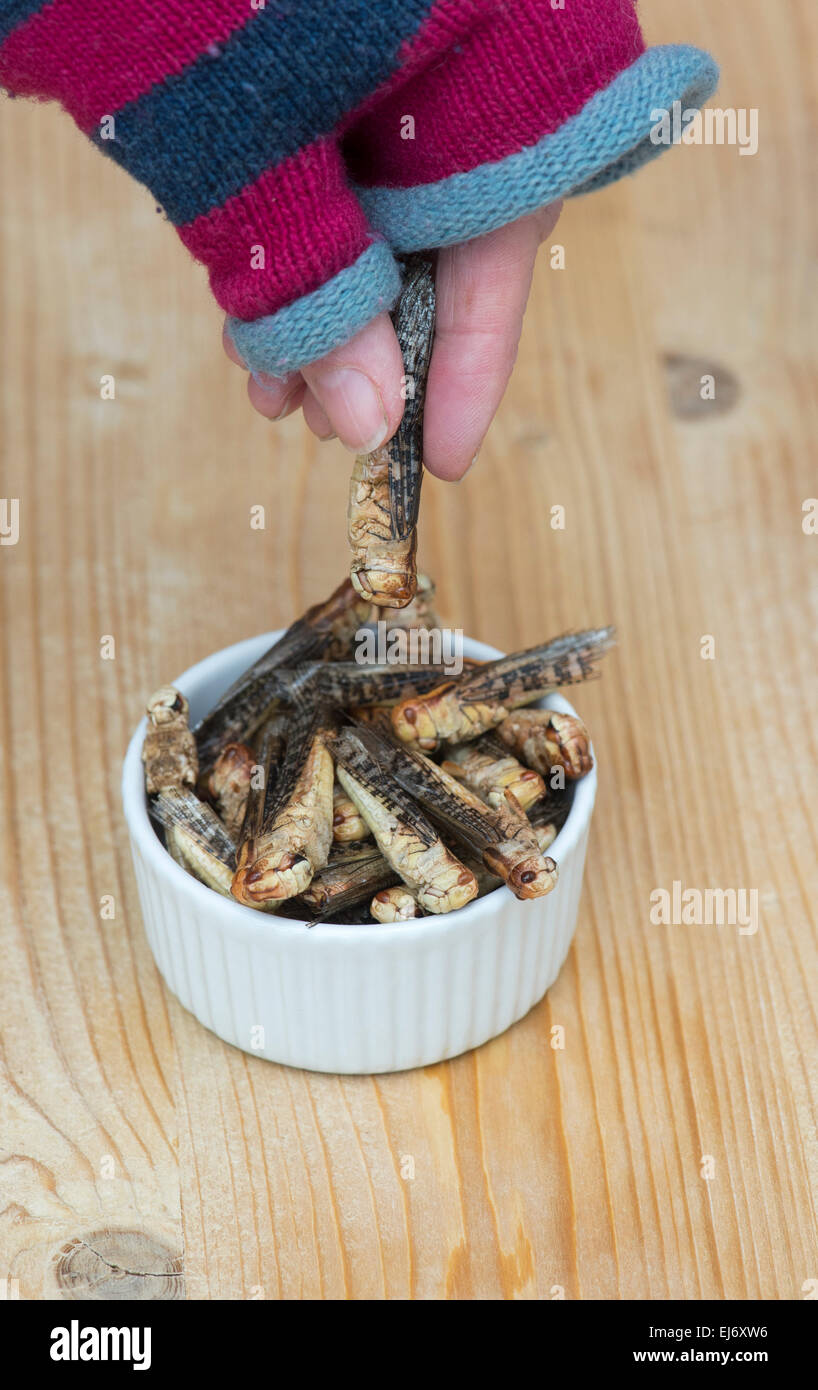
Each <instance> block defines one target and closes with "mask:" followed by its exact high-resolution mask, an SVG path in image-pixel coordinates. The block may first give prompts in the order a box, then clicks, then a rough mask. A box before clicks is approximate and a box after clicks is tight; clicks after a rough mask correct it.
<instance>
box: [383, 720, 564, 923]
mask: <svg viewBox="0 0 818 1390" xmlns="http://www.w3.org/2000/svg"><path fill="white" fill-rule="evenodd" d="M357 734H358V738H359V739H360V740H361V741H363V742H365V744H366V747H367V748H368V749H369V750H370V756H371V757H372V758H373V759H375V760H377V764H378V765H379V766H380V768H381V771H382V775H384V776H385V775H388V774H391V776H392V777H394V778H395V780H396V781H397V782H398V783H399V784H400V785H401V786H402V787H403V788H404V789H405V790H406V791H407V792H409V794H410V795H411V796H412V797H413V798H414V799H415V800H416V801H417V802H418V803H419V804H420V805H421V806H423V807H424V809H425V810H426V811H427V812H428V813H429V815H430V816H431V817H432V819H433V820H434V821H436V822H437V823H438V824H440V825H443V826H445V828H446V830H447V831H448V833H449V834H450V835H453V836H454V837H455V838H456V839H457V840H459V841H462V842H464V843H465V844H466V845H468V846H469V847H470V848H471V849H472V850H475V851H477V852H478V853H479V854H481V855H482V858H483V863H484V864H485V866H486V868H487V869H489V870H490V871H491V872H492V873H495V874H497V875H498V876H499V877H500V878H502V880H503V882H504V883H507V884H508V886H509V888H510V889H511V891H512V893H514V895H515V897H518V898H541V897H544V896H545V894H546V893H550V891H551V889H552V888H553V887H554V885H555V883H556V881H557V866H556V864H555V863H554V860H553V859H551V858H548V857H546V856H544V855H543V853H542V851H541V849H540V846H539V843H538V841H537V837H536V834H535V832H534V828H533V827H532V825H531V823H530V821H529V820H528V818H527V816H526V814H525V812H524V811H523V810H522V808H521V807H520V805H519V803H518V802H517V801H516V800H515V798H514V796H513V794H512V793H510V792H508V791H506V793H505V797H504V799H503V801H502V802H501V804H500V805H498V806H497V807H491V806H487V805H486V803H485V802H484V801H481V799H480V797H479V796H477V795H476V794H475V793H474V792H472V791H470V790H469V788H468V787H466V786H464V785H463V783H462V782H459V781H457V779H456V778H455V777H452V776H451V774H450V773H448V772H447V771H446V770H445V768H443V767H439V766H438V765H437V763H433V762H432V761H431V759H430V758H427V757H426V756H425V754H423V753H420V752H418V751H416V750H414V749H412V750H411V751H410V750H408V749H404V748H399V747H397V746H395V745H394V744H390V743H389V742H388V741H387V740H386V739H385V738H384V737H383V736H382V735H381V734H379V733H378V731H377V730H376V729H374V728H371V727H370V728H364V729H360V730H358V731H357Z"/></svg>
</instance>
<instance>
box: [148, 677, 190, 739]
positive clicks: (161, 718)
mask: <svg viewBox="0 0 818 1390" xmlns="http://www.w3.org/2000/svg"><path fill="white" fill-rule="evenodd" d="M188 708H189V707H188V702H187V700H186V699H185V697H184V695H183V694H182V692H181V691H180V690H176V689H175V688H174V686H172V685H163V686H160V688H159V690H155V691H154V693H153V695H151V698H150V699H149V701H148V718H149V719H150V721H151V723H152V724H153V726H154V728H155V729H159V728H161V727H162V726H163V725H167V724H177V723H184V724H185V726H186V725H187V721H188Z"/></svg>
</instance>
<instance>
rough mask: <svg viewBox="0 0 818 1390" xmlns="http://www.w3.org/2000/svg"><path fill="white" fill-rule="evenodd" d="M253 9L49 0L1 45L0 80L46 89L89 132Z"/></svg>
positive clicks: (26, 89)
mask: <svg viewBox="0 0 818 1390" xmlns="http://www.w3.org/2000/svg"><path fill="white" fill-rule="evenodd" d="M258 12H259V11H258V9H254V8H253V6H252V5H251V3H250V0H208V3H207V4H206V5H200V4H197V3H196V0H51V3H50V4H48V5H46V6H45V8H44V9H42V10H39V11H38V12H37V14H35V15H32V16H31V18H30V19H28V20H26V21H25V23H24V24H21V25H20V27H19V28H18V29H15V30H13V31H12V33H11V34H10V35H9V37H8V38H7V39H6V42H5V43H4V44H3V48H2V69H3V81H4V83H5V84H6V85H7V86H8V87H9V89H10V90H11V91H13V92H14V93H15V95H17V96H40V95H42V94H43V93H47V94H48V97H49V98H50V99H52V100H55V99H56V100H57V101H60V102H61V103H62V105H63V106H64V107H65V109H66V110H67V111H69V112H70V113H71V115H72V116H73V117H74V120H75V121H76V122H77V125H78V126H79V127H80V128H81V129H82V130H84V131H85V132H86V133H88V132H90V131H92V130H93V128H94V126H96V125H98V124H99V122H100V120H101V119H102V117H103V116H106V115H112V114H113V113H114V112H115V111H117V110H119V108H120V107H122V106H124V105H125V103H126V102H128V101H133V100H134V98H136V97H139V96H142V95H143V93H145V92H147V91H149V90H150V88H151V87H152V86H153V85H154V84H155V83H156V82H161V81H162V79H163V78H166V77H170V76H172V75H173V74H175V73H178V72H181V71H182V69H183V68H185V67H186V66H187V64H188V63H190V62H192V61H193V60H194V59H195V58H198V57H199V55H200V54H202V53H204V52H206V51H207V50H208V49H209V48H210V47H211V46H212V45H218V44H219V43H224V42H225V40H226V39H228V38H229V37H230V35H231V34H233V33H235V32H236V30H237V29H240V28H241V27H242V26H243V25H244V24H246V23H247V21H248V20H250V19H252V18H253V17H254V16H255V15H257V14H258Z"/></svg>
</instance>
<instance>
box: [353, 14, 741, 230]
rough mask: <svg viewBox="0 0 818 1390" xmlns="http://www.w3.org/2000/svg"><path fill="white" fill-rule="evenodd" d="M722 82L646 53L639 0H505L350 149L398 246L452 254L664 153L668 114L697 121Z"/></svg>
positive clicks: (709, 64) (370, 201) (379, 109)
mask: <svg viewBox="0 0 818 1390" xmlns="http://www.w3.org/2000/svg"><path fill="white" fill-rule="evenodd" d="M717 80H718V68H717V67H716V64H715V63H714V62H713V59H712V58H711V57H710V55H709V54H707V53H704V52H702V51H701V50H699V49H697V48H692V47H690V46H689V45H686V44H667V45H663V46H658V47H654V48H646V46H645V42H644V39H643V37H642V33H641V30H640V26H639V21H638V18H637V13H636V5H635V3H634V0H500V3H498V5H497V7H496V9H495V11H494V13H493V14H492V16H490V17H489V19H488V20H487V22H486V23H484V24H482V25H477V26H475V27H474V28H473V30H472V31H471V32H470V33H469V34H468V35H467V36H466V37H465V39H464V40H463V42H461V43H457V44H454V45H453V46H452V48H451V49H450V51H449V52H448V53H447V54H445V55H444V56H443V57H442V59H441V60H440V61H439V62H437V63H435V64H433V65H431V66H430V67H429V69H428V71H425V72H423V73H422V74H420V75H414V76H412V77H410V79H409V80H408V81H407V82H406V84H405V85H404V86H402V87H401V88H400V90H399V91H397V92H391V93H385V94H384V95H383V97H382V98H381V99H380V100H379V101H377V102H376V103H374V104H373V105H372V106H371V107H370V108H369V109H368V110H367V111H365V112H364V113H362V114H361V115H360V117H358V118H357V119H356V120H355V121H354V122H353V124H352V126H351V127H350V128H349V130H348V131H347V132H346V136H345V142H344V152H345V156H346V159H347V163H348V167H349V168H350V172H351V174H352V176H353V180H354V181H355V183H356V184H357V186H358V195H359V198H360V201H361V203H362V205H363V207H364V208H365V210H366V212H367V214H368V216H369V220H370V224H371V225H372V226H373V227H375V228H376V229H377V230H378V231H380V232H382V233H383V235H384V236H385V237H386V238H387V239H388V240H389V242H390V244H391V245H392V246H393V248H395V249H397V250H401V251H411V250H416V249H419V248H421V247H424V248H426V247H435V246H446V245H449V244H451V243H454V242H458V241H464V240H466V239H468V238H470V237H475V236H480V235H481V234H483V233H485V232H489V231H491V230H493V229H494V228H496V227H500V226H503V225H504V224H505V223H507V222H511V221H513V220H514V219H515V218H518V217H522V216H524V215H525V214H526V213H529V212H533V211H534V210H535V209H537V208H540V207H543V206H544V205H545V204H547V203H552V202H554V201H556V200H557V199H558V198H562V197H567V196H570V195H574V194H579V193H586V192H590V191H592V190H593V189H595V188H600V187H602V186H603V185H604V184H606V183H610V182H612V181H613V180H614V179H617V178H620V177H621V176H622V175H623V174H627V173H630V172H632V171H633V170H635V169H638V168H639V167H640V166H641V165H642V164H644V163H645V162H646V161H647V160H649V159H652V158H653V157H654V156H655V155H658V154H661V153H662V151H663V149H665V148H666V144H665V143H664V140H663V138H661V134H660V132H661V128H662V116H663V114H664V113H671V112H673V111H674V110H676V109H678V110H679V111H680V112H681V113H682V120H683V121H684V120H686V119H689V118H690V117H691V116H692V115H693V114H694V113H695V111H696V110H697V109H698V108H699V106H701V104H702V103H703V102H704V101H706V99H707V98H708V97H709V96H710V95H711V93H712V92H713V91H714V90H715V87H716V82H717ZM677 104H678V107H677ZM664 128H665V129H666V126H665V127H664ZM657 137H659V138H657Z"/></svg>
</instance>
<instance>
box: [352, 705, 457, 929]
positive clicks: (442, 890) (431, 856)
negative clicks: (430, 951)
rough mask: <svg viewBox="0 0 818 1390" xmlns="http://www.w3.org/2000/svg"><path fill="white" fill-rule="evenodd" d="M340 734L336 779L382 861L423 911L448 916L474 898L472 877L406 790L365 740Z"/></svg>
mask: <svg viewBox="0 0 818 1390" xmlns="http://www.w3.org/2000/svg"><path fill="white" fill-rule="evenodd" d="M366 732H367V731H366V730H359V729H355V730H353V729H344V730H343V732H342V733H340V734H338V735H337V736H336V737H335V739H334V740H333V744H332V751H333V755H334V757H335V759H336V771H337V775H338V779H339V781H340V783H341V785H342V787H343V788H344V790H345V791H346V792H347V794H348V795H349V796H350V797H351V798H352V800H353V801H354V802H355V805H356V806H357V807H358V810H359V811H360V813H361V815H362V816H363V818H364V820H365V821H366V823H367V825H368V826H369V828H370V830H371V831H372V834H373V836H374V838H375V842H376V844H377V846H378V848H379V849H380V851H381V853H382V854H383V856H384V858H385V859H386V860H387V861H388V862H389V863H390V864H391V865H392V867H393V869H394V870H395V872H396V873H397V874H398V875H399V876H400V878H402V879H403V881H404V883H405V884H406V885H407V887H408V888H410V889H411V890H412V892H413V893H414V894H415V895H416V897H417V900H418V902H419V903H420V905H421V907H424V908H425V909H426V911H427V912H452V911H454V910H455V909H456V908H458V907H463V906H465V904H466V903H467V902H470V901H471V899H472V898H473V897H475V895H476V893H477V883H476V880H475V877H474V874H472V873H470V871H469V870H468V869H466V868H465V867H464V865H463V864H461V863H460V861H459V860H458V859H456V858H455V856H454V855H453V854H451V853H450V851H449V850H448V849H447V848H446V846H445V845H444V843H443V841H442V840H441V838H440V836H439V835H438V833H437V831H436V830H435V829H434V828H433V826H432V825H431V823H430V821H429V820H427V818H426V816H425V815H424V814H423V812H422V811H421V810H420V809H419V808H418V806H416V805H415V803H414V801H413V800H412V798H411V797H410V796H407V794H406V792H405V791H404V789H403V788H402V787H401V786H400V785H399V784H398V783H397V782H396V781H395V780H394V778H392V777H390V776H389V775H388V773H384V771H383V769H382V767H381V766H380V764H379V762H378V759H377V757H373V756H372V754H371V752H370V749H369V747H368V746H367V744H366V743H365V742H364V741H363V737H362V735H363V734H364V733H366Z"/></svg>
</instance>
